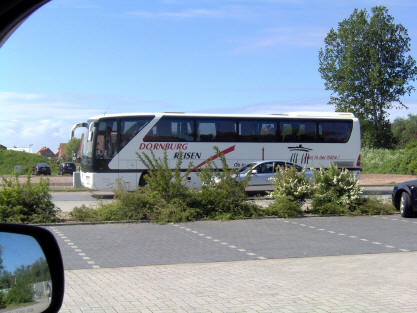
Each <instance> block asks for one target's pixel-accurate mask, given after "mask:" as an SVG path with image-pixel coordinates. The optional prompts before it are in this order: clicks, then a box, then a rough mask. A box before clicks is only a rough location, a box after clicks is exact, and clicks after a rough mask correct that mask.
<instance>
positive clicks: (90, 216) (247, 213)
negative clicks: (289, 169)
mask: <svg viewBox="0 0 417 313" xmlns="http://www.w3.org/2000/svg"><path fill="white" fill-rule="evenodd" d="M216 152H217V154H218V158H219V159H220V160H221V162H222V170H221V171H219V169H217V168H216V167H215V166H214V165H213V163H212V162H209V164H208V166H207V168H205V169H203V170H202V171H201V172H200V173H198V176H199V177H200V179H201V181H202V187H201V189H198V190H197V189H190V188H188V187H187V186H185V184H184V179H185V177H187V174H188V171H187V172H186V173H185V174H184V173H182V172H181V171H180V169H181V163H182V156H181V154H180V155H179V158H178V161H177V164H176V168H175V169H174V170H172V169H170V168H169V167H168V161H167V156H166V153H165V154H164V157H163V158H162V160H160V159H156V158H155V155H154V154H153V153H151V154H150V155H147V154H145V153H143V154H142V155H139V156H138V157H139V158H140V159H141V161H142V162H143V163H144V164H146V166H147V167H148V168H149V172H148V174H147V175H146V177H145V180H146V184H145V186H142V187H138V188H137V189H136V190H135V191H133V192H127V191H126V190H125V189H124V188H123V186H122V184H119V187H118V189H117V190H116V191H115V201H113V202H112V203H109V204H105V205H101V206H100V207H98V208H96V209H92V208H87V207H85V206H84V207H80V208H76V209H74V210H73V211H72V212H71V214H70V215H71V217H72V218H74V219H76V220H81V221H97V220H99V221H111V220H151V221H155V222H160V223H165V222H186V221H194V220H198V219H208V218H209V219H233V218H243V217H253V216H258V215H259V214H261V211H260V210H259V208H258V207H257V206H256V205H254V204H251V203H248V202H247V201H246V194H245V187H246V184H247V179H245V180H244V181H242V182H238V181H236V178H235V176H234V175H236V174H237V173H236V171H235V170H230V169H228V168H227V163H226V159H225V157H224V155H223V154H221V153H220V152H219V150H218V149H216Z"/></svg>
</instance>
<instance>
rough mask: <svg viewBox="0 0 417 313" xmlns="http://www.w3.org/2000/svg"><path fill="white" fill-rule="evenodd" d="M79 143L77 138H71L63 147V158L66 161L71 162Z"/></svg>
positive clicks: (78, 148) (79, 140)
mask: <svg viewBox="0 0 417 313" xmlns="http://www.w3.org/2000/svg"><path fill="white" fill-rule="evenodd" d="M80 143H81V139H79V138H72V139H70V141H68V142H67V144H66V146H65V158H66V159H67V160H72V156H73V154H74V153H75V154H77V153H78V151H79V150H80Z"/></svg>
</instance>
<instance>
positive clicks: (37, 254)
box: [0, 224, 64, 313]
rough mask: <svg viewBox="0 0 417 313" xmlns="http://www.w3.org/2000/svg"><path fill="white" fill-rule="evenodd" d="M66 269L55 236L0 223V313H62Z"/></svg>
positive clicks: (24, 226) (25, 226) (43, 230)
mask: <svg viewBox="0 0 417 313" xmlns="http://www.w3.org/2000/svg"><path fill="white" fill-rule="evenodd" d="M63 298H64V266H63V263H62V257H61V252H60V250H59V247H58V244H57V242H56V240H55V237H54V236H53V235H52V233H50V232H49V231H48V230H46V229H44V228H40V227H36V226H29V225H16V224H0V312H8V311H9V310H11V311H13V312H14V310H13V308H14V309H16V307H17V308H18V312H34V313H40V312H45V313H52V312H58V311H59V309H60V307H61V305H62V300H63Z"/></svg>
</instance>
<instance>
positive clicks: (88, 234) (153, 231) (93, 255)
mask: <svg viewBox="0 0 417 313" xmlns="http://www.w3.org/2000/svg"><path fill="white" fill-rule="evenodd" d="M52 230H53V231H54V233H55V234H56V236H57V238H58V241H59V244H60V247H61V250H62V253H63V256H64V264H65V269H69V270H70V269H71V270H72V269H87V268H98V267H102V268H103V267H104V268H109V267H126V266H143V265H166V264H181V263H206V262H226V261H244V260H264V259H281V258H295V257H313V256H335V255H353V254H364V253H387V252H408V251H417V240H416V238H417V220H416V219H404V218H401V217H399V216H396V215H394V216H370V217H367V216H362V217H309V218H296V219H279V218H272V219H259V220H239V221H229V222H220V221H214V222H213V221H205V222H204V221H203V222H194V223H184V224H167V225H158V224H103V225H73V226H55V227H53V228H52Z"/></svg>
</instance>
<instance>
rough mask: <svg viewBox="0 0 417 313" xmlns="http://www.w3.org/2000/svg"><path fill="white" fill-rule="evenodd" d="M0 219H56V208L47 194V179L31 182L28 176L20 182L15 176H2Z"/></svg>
mask: <svg viewBox="0 0 417 313" xmlns="http://www.w3.org/2000/svg"><path fill="white" fill-rule="evenodd" d="M1 179H2V182H1V187H0V221H1V222H2V223H50V222H56V221H57V220H58V218H57V214H58V212H59V211H58V209H56V208H55V207H54V204H53V203H52V201H51V195H50V194H49V180H47V179H41V180H40V182H39V183H38V184H32V183H31V181H30V176H28V177H27V180H26V182H25V183H23V184H21V183H19V181H18V178H17V176H14V177H12V178H4V177H2V178H1Z"/></svg>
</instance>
